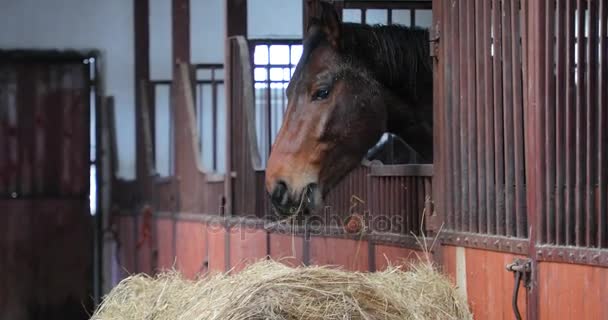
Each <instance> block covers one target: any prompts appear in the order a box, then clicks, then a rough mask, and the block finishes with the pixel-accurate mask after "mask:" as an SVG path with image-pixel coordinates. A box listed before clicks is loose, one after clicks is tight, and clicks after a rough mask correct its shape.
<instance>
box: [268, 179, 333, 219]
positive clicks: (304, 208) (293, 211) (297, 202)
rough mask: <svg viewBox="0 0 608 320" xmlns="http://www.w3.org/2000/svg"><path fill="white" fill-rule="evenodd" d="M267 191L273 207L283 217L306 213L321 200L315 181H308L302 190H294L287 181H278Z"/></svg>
mask: <svg viewBox="0 0 608 320" xmlns="http://www.w3.org/2000/svg"><path fill="white" fill-rule="evenodd" d="M269 193H270V200H271V202H272V205H273V207H274V209H275V210H276V212H277V213H278V214H279V215H281V216H285V217H287V216H293V215H297V214H300V213H303V214H308V213H310V212H311V211H314V210H315V209H316V208H317V207H318V206H319V203H320V202H321V192H320V188H319V186H318V185H317V184H316V183H310V184H308V185H307V186H306V187H305V188H304V189H303V190H300V191H299V192H294V190H291V189H290V187H289V185H288V184H287V183H285V182H284V181H278V182H277V183H276V184H275V186H274V188H273V189H272V190H271V191H270V192H269Z"/></svg>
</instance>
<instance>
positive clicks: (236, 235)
mask: <svg viewBox="0 0 608 320" xmlns="http://www.w3.org/2000/svg"><path fill="white" fill-rule="evenodd" d="M267 251H268V250H267V247H266V231H265V230H263V229H258V228H249V227H246V226H237V227H233V228H230V253H229V254H230V267H231V270H232V271H235V272H238V271H240V270H242V269H244V268H245V267H247V265H248V264H251V263H254V262H256V261H259V260H262V259H264V257H266V255H267V254H268V252H267Z"/></svg>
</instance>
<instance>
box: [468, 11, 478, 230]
mask: <svg viewBox="0 0 608 320" xmlns="http://www.w3.org/2000/svg"><path fill="white" fill-rule="evenodd" d="M466 3H467V4H468V6H467V22H466V23H467V32H466V34H467V35H468V39H467V48H466V49H467V51H468V52H467V54H466V59H467V60H468V61H467V80H468V84H467V85H468V87H467V89H468V91H467V96H468V101H467V103H468V106H467V107H468V109H469V111H468V115H467V116H468V125H469V126H468V128H467V129H468V147H469V149H468V152H467V162H468V173H469V175H468V182H469V185H468V191H469V201H468V202H469V217H468V218H469V219H468V230H469V231H471V232H477V231H478V230H479V228H478V223H479V222H478V220H479V219H478V217H479V214H478V207H477V206H478V201H477V192H478V190H477V180H478V176H477V174H478V172H477V155H478V152H477V105H478V104H477V101H476V89H477V88H476V86H475V84H476V83H477V78H476V70H475V66H476V65H477V61H476V47H475V42H476V40H475V38H476V37H475V35H476V33H475V13H476V8H475V2H474V1H466Z"/></svg>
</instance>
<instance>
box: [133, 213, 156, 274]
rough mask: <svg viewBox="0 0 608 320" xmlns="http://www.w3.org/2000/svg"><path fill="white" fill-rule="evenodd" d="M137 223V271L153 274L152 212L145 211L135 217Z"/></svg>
mask: <svg viewBox="0 0 608 320" xmlns="http://www.w3.org/2000/svg"><path fill="white" fill-rule="evenodd" d="M135 221H136V224H137V243H136V244H135V249H136V257H137V266H136V268H137V270H136V271H137V272H143V273H147V274H153V271H154V270H153V269H154V267H153V265H152V262H153V261H152V250H153V246H154V243H153V239H152V223H154V222H153V221H152V216H151V214H148V213H144V214H142V215H139V216H137V217H136V218H135Z"/></svg>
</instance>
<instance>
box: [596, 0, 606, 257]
mask: <svg viewBox="0 0 608 320" xmlns="http://www.w3.org/2000/svg"><path fill="white" fill-rule="evenodd" d="M599 13H600V19H599V20H600V28H599V29H600V33H599V41H600V42H599V48H600V50H599V52H600V56H599V61H600V68H601V69H600V74H599V79H598V88H599V90H598V93H599V97H598V104H597V107H598V117H597V118H598V129H599V130H598V145H599V150H598V154H597V163H598V169H599V172H598V173H599V181H598V185H599V190H598V197H599V201H598V203H599V204H598V223H597V225H598V232H597V243H598V247H600V248H606V247H608V237H607V234H608V226H607V225H608V221H607V220H608V209H607V205H606V202H607V200H608V199H607V198H608V192H606V189H607V188H606V187H607V184H608V183H607V182H606V174H607V172H606V171H607V167H608V160H607V159H606V148H607V147H608V130H607V129H606V127H607V126H608V117H607V114H608V112H607V108H608V107H607V105H608V93H607V90H605V88H606V87H607V86H608V23H607V20H608V1H605V0H604V1H600V9H599Z"/></svg>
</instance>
